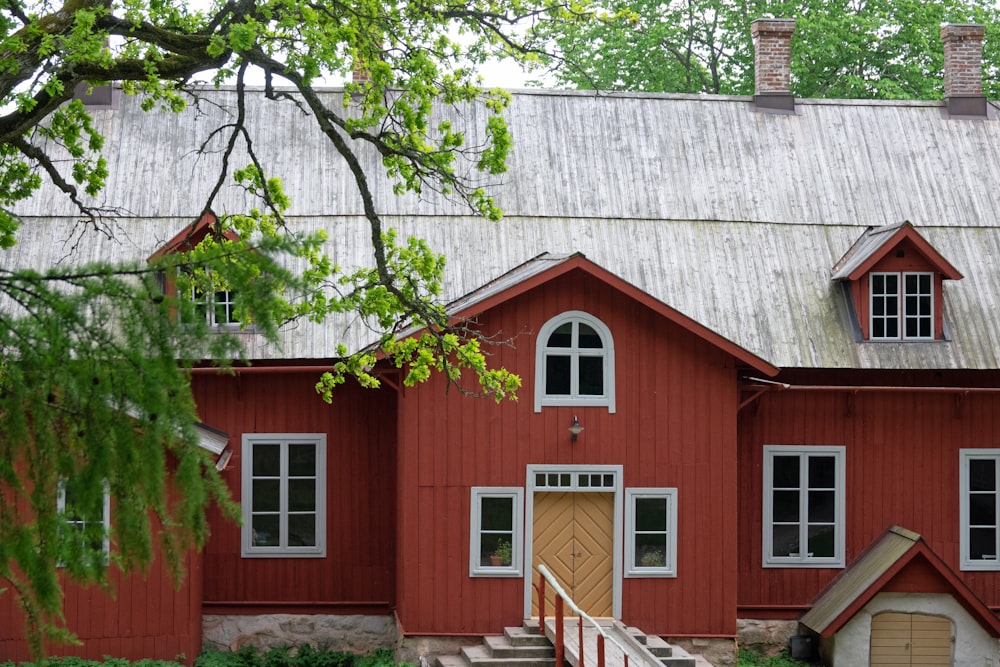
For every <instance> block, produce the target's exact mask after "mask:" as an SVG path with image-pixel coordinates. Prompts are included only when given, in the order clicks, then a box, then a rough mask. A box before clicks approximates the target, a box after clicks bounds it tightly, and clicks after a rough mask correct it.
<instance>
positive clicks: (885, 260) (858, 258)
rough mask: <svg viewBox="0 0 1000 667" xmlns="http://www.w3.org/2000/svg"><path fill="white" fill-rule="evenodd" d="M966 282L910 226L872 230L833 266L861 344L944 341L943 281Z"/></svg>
mask: <svg viewBox="0 0 1000 667" xmlns="http://www.w3.org/2000/svg"><path fill="white" fill-rule="evenodd" d="M961 278H962V274H960V273H959V272H958V271H957V270H956V269H955V267H953V266H952V265H951V264H949V263H948V261H947V260H946V259H945V258H944V257H943V256H942V255H941V254H940V253H939V252H938V251H937V250H936V249H935V248H934V247H933V246H932V245H931V244H930V243H928V242H927V241H926V240H925V239H924V238H923V237H922V236H921V235H920V234H919V233H917V231H916V229H914V228H913V225H911V224H910V223H909V222H904V223H902V224H899V225H893V226H890V227H879V228H872V227H869V228H868V229H867V230H865V232H864V234H862V235H861V238H859V239H858V240H857V241H856V242H855V243H854V245H853V246H851V249H850V250H848V251H847V254H845V255H844V256H843V257H842V258H841V260H840V261H839V262H837V265H836V266H834V267H833V279H834V280H839V281H841V283H842V284H843V285H844V286H845V288H846V289H845V292H846V293H847V297H848V305H849V307H850V310H851V315H852V320H853V322H854V325H855V328H856V329H855V334H856V336H857V339H858V340H859V341H877V342H893V341H932V340H943V339H944V338H945V329H944V287H943V281H945V280H961Z"/></svg>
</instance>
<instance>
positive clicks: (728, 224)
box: [4, 90, 1000, 369]
mask: <svg viewBox="0 0 1000 667" xmlns="http://www.w3.org/2000/svg"><path fill="white" fill-rule="evenodd" d="M331 94H333V93H331ZM206 96H207V97H208V98H210V99H211V100H212V102H213V104H201V105H200V112H195V110H194V109H192V110H191V111H189V112H186V113H184V114H181V115H176V116H175V115H171V114H167V113H161V112H152V113H148V114H147V113H143V112H141V111H140V110H139V109H138V106H137V104H136V101H135V100H133V99H125V100H124V102H123V108H122V109H119V110H115V111H96V112H95V116H96V118H97V123H98V126H99V127H100V128H101V129H102V131H103V132H105V134H106V135H107V137H108V140H107V144H106V145H107V148H108V153H107V155H108V158H109V163H110V165H111V171H112V174H111V177H110V178H109V180H108V187H107V189H106V192H105V194H104V195H103V197H104V198H106V200H107V201H109V202H114V203H115V204H117V205H120V206H122V208H123V209H125V210H127V211H128V212H129V215H128V216H125V217H122V218H120V219H119V220H118V221H117V225H118V227H117V232H116V234H115V238H114V239H111V240H109V239H106V238H104V237H101V236H99V235H97V234H86V235H84V236H83V237H82V242H81V244H80V246H79V248H78V250H77V251H76V253H75V254H72V255H67V246H66V245H64V244H62V243H59V242H55V243H54V242H53V241H62V240H64V239H67V238H70V237H72V236H73V231H72V229H73V226H72V225H73V221H74V220H75V218H74V217H73V211H72V209H71V208H70V207H69V205H68V203H67V202H66V201H65V199H64V198H63V197H61V196H60V195H59V194H58V193H55V192H53V191H46V192H44V193H41V194H40V195H39V196H37V197H35V198H34V199H33V200H32V201H31V202H28V203H27V204H26V205H25V206H23V207H22V208H21V213H22V214H23V215H25V216H26V218H27V219H28V222H27V223H26V224H25V226H24V228H23V233H22V234H21V242H20V244H19V246H18V247H17V248H15V249H14V250H13V251H10V252H8V253H7V254H6V256H5V258H4V261H5V264H6V265H7V266H8V267H10V266H13V265H22V266H23V265H35V266H37V265H38V264H39V263H54V262H59V261H62V262H67V261H79V260H80V259H93V258H124V257H130V258H138V259H143V258H145V257H147V256H148V255H149V254H150V253H151V252H152V251H154V250H155V249H156V248H157V247H158V246H159V245H160V244H162V243H163V242H165V241H166V240H168V239H170V238H171V237H172V236H173V235H174V234H176V233H177V231H178V230H179V229H180V228H181V227H182V226H183V225H185V224H190V222H191V220H192V218H193V217H194V216H195V215H196V214H197V211H198V210H200V208H201V205H202V203H203V201H204V199H205V197H206V195H207V193H208V190H209V188H210V185H211V182H212V179H213V178H214V175H215V170H216V169H217V164H218V155H217V154H201V155H199V154H197V153H196V149H197V147H198V146H199V145H200V144H201V142H202V141H203V140H204V139H205V137H207V135H208V133H209V132H210V131H211V129H212V128H214V127H215V126H216V123H217V122H218V119H219V118H221V117H223V116H222V114H223V113H224V111H223V109H225V108H226V107H227V106H230V107H231V105H232V103H233V99H234V96H233V93H232V91H227V90H223V91H209V92H207V93H206ZM250 106H251V108H250V110H249V113H248V115H250V116H251V117H256V118H260V119H261V120H262V121H263V122H261V123H260V124H259V125H260V126H259V127H258V128H256V135H255V137H254V139H255V144H256V146H257V147H258V148H259V149H260V151H261V153H262V154H263V156H264V159H265V161H266V163H268V164H270V165H271V169H272V171H273V172H274V173H276V174H279V175H281V176H282V177H283V178H284V179H285V183H286V190H287V192H288V193H289V194H290V195H291V196H292V198H293V207H292V209H291V211H290V216H289V218H290V220H291V221H292V222H293V224H294V225H295V226H297V227H301V228H320V227H321V228H325V229H326V230H327V231H328V234H329V236H330V239H331V241H330V243H331V252H332V253H333V254H334V255H335V257H336V258H337V260H338V262H339V263H340V264H342V265H344V266H348V267H350V266H354V265H359V264H362V263H367V262H368V260H367V244H366V239H367V237H368V232H367V228H366V223H365V221H364V219H363V217H362V216H361V204H360V199H359V198H358V196H357V194H356V192H355V191H354V189H353V186H352V184H351V182H350V180H349V178H348V174H347V173H346V170H345V169H344V166H343V163H342V162H341V161H340V160H339V159H338V158H337V156H336V155H335V154H334V152H333V149H332V147H330V146H329V144H328V142H327V141H325V140H324V139H323V138H321V137H320V136H319V135H318V134H317V133H316V132H315V131H314V130H313V129H312V126H311V125H310V123H309V120H308V119H306V118H304V117H302V116H301V113H300V112H299V110H298V109H297V108H296V107H294V106H293V105H292V104H290V103H282V104H275V103H269V102H266V101H265V100H263V99H261V98H260V97H257V98H255V99H253V101H252V103H251V105H250ZM454 113H455V116H456V123H457V124H461V123H465V124H466V125H467V127H468V134H469V136H470V138H473V137H475V136H476V135H477V132H479V129H477V128H480V129H481V126H482V122H483V115H482V113H481V112H480V111H477V110H476V109H474V108H466V109H464V110H462V111H461V112H454ZM508 120H509V122H510V124H511V127H512V131H513V134H514V138H515V152H514V156H513V159H512V160H511V163H510V170H509V171H508V173H507V174H505V175H504V176H503V177H502V178H500V179H495V180H493V181H492V182H491V183H489V184H488V185H489V186H490V187H491V189H493V191H494V192H495V193H496V194H497V197H498V201H499V203H500V205H501V206H502V208H503V209H504V210H505V213H506V217H505V219H504V220H503V221H502V222H499V223H491V222H487V221H484V220H481V219H477V218H475V217H473V216H471V215H470V214H469V213H468V211H466V210H464V209H463V208H462V207H461V206H459V205H457V204H455V203H453V202H448V201H446V200H443V199H442V198H440V197H439V196H437V195H436V194H434V193H430V194H427V195H425V196H423V197H416V196H405V197H395V196H393V195H392V194H391V188H390V187H389V184H388V183H386V182H384V181H382V180H376V181H375V189H376V198H377V203H378V206H379V207H380V210H382V211H384V212H385V214H386V221H387V222H388V223H389V224H390V225H392V226H395V227H397V228H398V229H399V230H400V232H401V233H402V234H403V235H408V234H417V235H420V236H422V237H424V238H426V239H427V240H428V241H429V243H430V244H431V247H433V248H434V249H435V250H437V251H440V252H443V253H444V254H445V255H446V256H447V257H448V269H447V275H448V278H447V286H446V287H447V294H446V295H445V300H453V299H457V298H459V297H461V296H463V295H465V294H468V293H469V292H472V291H474V290H476V289H477V288H479V287H481V286H483V285H486V284H487V283H490V282H491V281H494V280H496V279H497V278H499V277H501V276H503V275H504V274H506V273H507V272H509V271H511V270H512V269H513V268H515V267H517V266H520V265H522V264H523V263H525V262H526V261H528V260H529V259H531V258H533V257H536V256H538V255H539V254H541V253H544V252H549V253H553V254H570V253H574V252H582V253H583V254H584V255H586V256H587V258H588V259H590V260H591V261H593V262H595V263H597V264H598V265H600V266H602V267H604V268H605V269H607V270H609V271H611V272H613V273H616V274H618V275H619V276H621V277H622V278H623V279H624V280H626V281H628V282H629V283H631V284H633V285H635V286H636V287H638V288H640V289H642V290H644V291H646V292H648V293H650V294H651V295H653V296H654V297H656V298H657V299H659V300H660V301H663V302H664V303H666V304H668V305H670V306H671V307H673V308H675V309H677V310H678V311H680V312H682V313H684V314H685V315H687V316H689V317H691V318H692V319H694V320H696V321H698V322H701V323H702V324H704V325H705V326H707V327H708V328H710V329H712V330H713V331H716V332H718V333H719V334H720V335H722V336H724V337H725V338H727V339H729V340H732V341H733V342H734V343H736V344H737V345H739V346H741V347H743V348H745V349H746V350H748V351H750V352H752V353H753V354H755V355H757V356H760V357H762V358H764V359H766V360H768V361H770V362H771V363H773V364H775V365H776V366H779V367H817V368H852V367H853V368H890V369H894V368H910V367H915V368H935V369H948V368H973V369H991V368H1000V332H998V331H997V327H996V326H995V324H994V319H995V315H994V314H995V313H996V312H997V307H998V305H1000V188H997V183H1000V158H998V156H1000V122H998V121H994V120H989V121H969V120H947V119H945V116H944V115H943V111H942V105H941V104H940V103H936V102H861V101H809V100H807V101H799V103H798V110H797V113H796V115H780V114H763V113H755V112H753V111H751V109H750V102H749V98H743V97H704V96H678V95H638V94H613V95H596V94H592V93H578V92H559V91H546V92H542V91H525V92H519V93H516V94H515V96H514V102H513V105H512V107H511V110H510V112H509V114H508ZM365 160H366V162H367V164H368V166H369V169H370V173H375V172H376V171H377V170H378V169H379V168H378V166H377V165H378V161H377V159H376V157H375V156H374V155H371V154H365ZM235 164H236V165H241V164H242V163H241V162H240V160H236V161H235ZM245 206H246V202H244V201H243V200H242V198H241V197H240V196H239V195H238V193H236V192H235V190H234V189H227V191H226V193H225V197H224V200H223V201H222V202H221V204H220V205H218V206H217V207H216V210H217V212H219V213H223V212H225V211H227V210H237V209H240V208H243V207H245ZM903 220H910V221H911V222H912V223H913V225H914V227H915V228H916V229H917V230H918V232H919V233H920V234H921V235H922V236H923V237H924V238H925V239H927V241H928V242H930V243H931V244H932V245H933V246H934V247H935V248H936V249H937V250H938V251H939V252H940V253H941V255H942V256H944V257H946V258H947V259H948V261H949V262H951V263H952V264H953V265H954V266H955V267H956V268H957V269H958V271H960V272H961V273H962V274H963V275H964V276H965V278H964V279H962V280H960V281H946V284H945V298H946V301H947V303H946V315H945V319H946V327H947V330H948V332H949V334H950V336H951V340H950V341H935V342H921V343H858V342H856V341H855V338H854V332H853V330H852V328H851V326H850V324H849V321H848V315H847V310H846V306H845V302H844V297H843V293H842V291H841V289H840V286H839V285H837V284H836V283H835V282H834V281H833V280H832V276H831V270H832V267H833V266H834V264H835V263H836V262H837V261H838V260H839V259H840V258H842V257H843V256H844V254H845V252H847V250H848V249H849V248H851V246H852V245H853V244H854V243H855V242H856V241H857V240H858V239H859V237H860V236H861V235H862V234H863V233H864V231H865V229H866V228H867V227H869V226H875V227H879V226H883V225H896V224H899V223H900V222H902V221H903ZM365 340H366V338H365V332H364V330H363V328H362V327H359V326H357V323H352V322H351V321H348V320H341V321H334V322H332V323H330V324H328V325H327V326H325V327H323V328H322V329H320V328H318V327H314V326H313V325H306V324H301V325H297V326H295V327H291V328H289V330H288V331H286V332H285V334H284V341H283V345H282V348H281V349H276V348H272V347H270V346H264V345H262V344H260V342H259V341H257V340H255V339H254V338H253V336H248V344H249V350H248V352H249V355H250V357H251V358H260V359H267V358H292V357H297V358H325V357H329V356H331V355H332V353H333V350H334V346H335V345H336V343H338V342H345V343H346V344H348V346H349V347H355V346H359V345H361V344H362V343H363V342H365Z"/></svg>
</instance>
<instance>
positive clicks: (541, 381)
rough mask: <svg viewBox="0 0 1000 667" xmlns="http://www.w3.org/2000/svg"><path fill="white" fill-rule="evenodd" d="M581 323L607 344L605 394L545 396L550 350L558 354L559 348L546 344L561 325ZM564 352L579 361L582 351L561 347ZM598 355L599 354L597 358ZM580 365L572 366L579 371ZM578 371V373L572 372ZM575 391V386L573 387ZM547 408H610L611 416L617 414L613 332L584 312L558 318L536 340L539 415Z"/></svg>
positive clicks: (536, 394)
mask: <svg viewBox="0 0 1000 667" xmlns="http://www.w3.org/2000/svg"><path fill="white" fill-rule="evenodd" d="M573 320H577V321H579V322H583V323H584V324H586V325H588V326H589V327H591V328H592V329H593V330H594V331H596V332H597V335H599V336H600V337H601V342H602V343H603V344H604V347H603V349H602V357H603V360H604V395H603V396H581V395H571V396H563V395H558V396H547V395H546V394H545V356H546V353H547V352H549V351H550V350H551V351H553V352H555V351H556V350H557V348H549V347H548V346H547V345H546V343H547V342H548V340H549V336H551V334H552V332H553V331H555V330H556V328H558V327H559V326H560V325H562V324H565V323H566V322H570V321H573ZM558 350H560V351H562V352H564V353H565V352H566V351H567V350H569V354H570V356H571V357H572V358H573V359H577V358H579V356H581V355H580V348H558ZM594 356H596V355H594ZM578 368H579V366H578V365H576V364H572V365H571V369H578ZM572 372H575V371H572ZM571 388H572V384H571ZM543 405H553V406H555V405H562V406H580V407H586V406H597V407H607V408H608V412H609V413H612V414H613V413H614V412H615V345H614V339H613V338H612V337H611V330H610V329H608V327H607V326H606V325H605V324H604V322H601V321H600V320H599V319H597V318H596V317H594V316H593V315H591V314H590V313H585V312H583V311H582V310H568V311H566V312H564V313H561V314H559V315H556V316H555V317H553V318H552V319H550V320H549V321H548V322H546V323H545V324H544V325H543V326H542V328H541V329H540V330H539V332H538V337H537V338H536V339H535V412H541V411H542V406H543Z"/></svg>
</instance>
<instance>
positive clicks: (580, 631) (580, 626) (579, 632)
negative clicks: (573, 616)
mask: <svg viewBox="0 0 1000 667" xmlns="http://www.w3.org/2000/svg"><path fill="white" fill-rule="evenodd" d="M578 618H579V619H580V622H579V623H577V624H576V627H577V636H578V637H579V639H580V664H579V665H577V667H583V615H580V616H579V617H578Z"/></svg>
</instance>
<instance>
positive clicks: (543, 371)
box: [535, 310, 615, 412]
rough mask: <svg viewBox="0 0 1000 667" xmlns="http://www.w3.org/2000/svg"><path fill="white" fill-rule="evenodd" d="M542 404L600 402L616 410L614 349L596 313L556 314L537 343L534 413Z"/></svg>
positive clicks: (608, 332)
mask: <svg viewBox="0 0 1000 667" xmlns="http://www.w3.org/2000/svg"><path fill="white" fill-rule="evenodd" d="M543 405H598V406H607V408H608V412H614V411H615V348H614V343H613V342H612V340H611V331H610V330H609V329H608V327H606V326H605V325H604V323H603V322H601V321H600V320H599V319H597V318H596V317H594V316H593V315H588V314H587V313H584V312H582V311H579V310H570V311H567V312H565V313H562V314H561V315H557V316H556V317H553V318H552V319H551V320H549V321H548V322H546V323H545V326H543V327H542V329H541V331H539V332H538V339H537V340H536V342H535V412H540V411H541V409H542V406H543Z"/></svg>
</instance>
